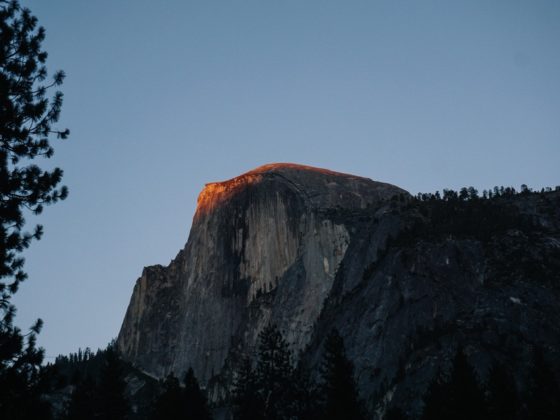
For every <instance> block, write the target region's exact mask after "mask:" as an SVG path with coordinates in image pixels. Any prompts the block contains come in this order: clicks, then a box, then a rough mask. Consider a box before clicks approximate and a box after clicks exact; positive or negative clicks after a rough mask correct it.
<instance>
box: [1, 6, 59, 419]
mask: <svg viewBox="0 0 560 420" xmlns="http://www.w3.org/2000/svg"><path fill="white" fill-rule="evenodd" d="M44 37H45V30H44V29H43V28H42V27H38V26H37V19H36V18H35V17H34V16H33V15H32V14H31V12H30V11H29V10H27V9H22V8H21V7H20V6H19V3H18V2H17V1H6V0H0V413H1V414H2V416H3V417H4V418H10V419H19V418H22V419H24V418H33V419H41V418H49V416H50V414H49V408H48V404H46V403H45V402H44V401H42V400H41V399H40V398H39V396H40V394H41V392H42V386H43V383H44V381H43V380H42V377H41V374H40V365H41V362H42V360H43V350H42V349H38V348H37V347H36V345H35V342H36V335H37V334H38V333H39V331H40V329H41V325H42V322H41V321H40V320H39V321H37V323H36V324H35V325H34V326H33V327H32V328H31V330H30V331H29V333H27V334H23V333H22V332H21V331H20V330H19V329H18V328H17V327H15V326H14V324H13V321H14V315H15V307H14V305H13V304H12V303H11V298H12V296H13V295H14V293H16V292H17V290H18V287H19V285H20V283H21V282H22V281H23V280H25V279H26V277H27V275H26V273H25V272H24V270H23V265H24V259H23V257H22V256H21V253H22V251H23V250H25V249H26V248H27V247H28V246H29V245H30V243H31V241H32V240H33V239H40V237H41V234H42V232H43V230H42V227H41V226H36V227H35V228H34V229H33V231H32V232H27V231H25V230H24V225H25V219H24V211H28V212H30V213H33V214H36V215H38V214H40V213H41V212H42V210H43V206H44V205H49V204H52V203H55V202H57V201H58V200H62V199H64V198H66V196H67V189H66V187H60V188H59V183H60V181H61V179H62V170H61V169H59V168H55V169H53V170H43V169H41V168H40V167H39V166H38V165H37V164H34V163H33V162H32V161H33V160H35V159H36V158H39V157H45V158H49V157H51V156H52V155H53V148H52V146H51V144H50V138H51V137H52V136H53V135H54V136H57V137H59V138H66V137H67V135H68V130H58V129H56V128H55V127H54V124H55V123H56V122H57V121H58V118H59V116H60V110H61V106H62V93H61V92H55V93H54V96H53V97H52V98H49V97H48V96H47V93H48V92H49V88H51V87H54V86H59V85H60V84H61V83H62V81H63V79H64V73H63V72H57V73H55V74H54V77H53V78H52V81H46V79H47V70H46V67H45V62H46V59H47V53H46V52H45V51H44V50H43V49H42V47H41V44H42V42H43V39H44Z"/></svg>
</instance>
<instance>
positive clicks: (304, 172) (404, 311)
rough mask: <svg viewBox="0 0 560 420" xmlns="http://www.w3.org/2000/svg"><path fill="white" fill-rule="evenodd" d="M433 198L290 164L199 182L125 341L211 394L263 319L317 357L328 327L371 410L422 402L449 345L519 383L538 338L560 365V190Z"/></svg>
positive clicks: (150, 362) (136, 359)
mask: <svg viewBox="0 0 560 420" xmlns="http://www.w3.org/2000/svg"><path fill="white" fill-rule="evenodd" d="M440 204H441V205H443V204H442V203H439V204H438V202H437V201H435V202H433V203H432V202H428V203H422V202H418V201H417V200H414V199H413V198H412V197H411V196H410V195H409V194H408V193H407V192H406V191H404V190H402V189H400V188H398V187H395V186H393V185H390V184H385V183H379V182H374V181H372V180H369V179H367V178H361V177H357V176H354V175H348V174H341V173H337V172H332V171H328V170H324V169H318V168H312V167H307V166H301V165H294V164H273V165H265V166H262V167H259V168H257V169H255V170H253V171H250V172H248V173H246V174H244V175H241V176H239V177H236V178H233V179H232V180H229V181H225V182H219V183H212V184H207V185H206V187H205V188H204V189H203V191H202V192H201V194H200V196H199V200H198V205H197V211H196V214H195V216H194V219H193V225H192V229H191V232H190V235H189V239H188V242H187V244H186V246H185V248H184V249H183V250H181V251H180V252H179V254H178V255H177V257H176V258H175V259H174V260H173V261H172V262H171V263H170V264H169V266H167V267H162V266H153V267H147V268H145V269H144V271H143V273H142V276H141V277H140V279H138V281H137V283H136V286H135V288H134V292H133V295H132V298H131V302H130V305H129V308H128V310H127V313H126V316H125V319H124V322H123V325H122V328H121V332H120V334H119V337H118V346H119V349H120V351H121V353H122V354H123V355H124V357H125V358H126V359H127V360H129V361H131V362H132V363H134V364H135V365H136V366H138V367H140V368H141V369H143V370H144V371H146V372H148V373H150V374H152V375H154V376H158V377H162V376H164V375H165V374H167V373H168V372H170V371H174V372H175V373H181V372H183V371H185V370H186V369H187V368H188V367H191V366H192V367H193V369H194V371H195V374H196V375H197V377H198V378H199V379H200V380H201V381H202V383H203V384H205V385H206V386H207V388H208V390H209V392H210V397H211V399H212V400H213V401H214V402H219V401H223V400H227V398H228V391H229V389H230V387H231V382H232V371H233V370H234V369H235V367H236V363H237V361H238V359H239V358H240V357H242V356H247V355H248V356H251V355H253V354H254V350H255V345H256V339H257V336H258V334H259V332H260V331H261V330H262V328H263V327H264V326H265V325H266V324H268V323H269V322H274V323H275V324H276V325H278V326H279V328H280V329H281V330H282V331H283V333H284V335H285V338H286V339H287V341H288V342H289V344H290V346H291V349H292V351H293V352H294V354H296V355H300V360H301V361H302V363H304V364H305V365H307V366H308V367H311V368H313V367H314V366H317V364H318V363H319V360H320V357H321V348H322V341H323V339H324V337H325V336H326V333H327V332H328V331H329V330H330V329H331V328H333V327H336V328H337V329H338V330H339V331H340V332H341V335H342V336H343V337H344V339H345V343H346V346H347V351H348V355H349V356H350V357H351V358H352V359H353V360H354V363H355V365H356V375H357V381H358V384H359V388H360V391H361V394H362V396H363V398H364V399H365V400H366V401H367V403H368V406H369V408H370V410H371V411H372V412H373V413H377V414H381V413H382V412H383V411H384V409H385V408H386V407H388V406H391V405H392V404H394V403H395V401H398V402H399V405H401V406H404V407H406V409H407V410H408V412H409V413H410V414H412V415H413V414H414V413H418V412H419V411H418V410H419V407H420V405H421V402H420V398H421V395H422V393H423V392H424V391H425V389H426V387H427V385H428V384H429V382H430V381H431V380H432V378H433V377H434V375H435V374H436V373H437V372H439V371H441V370H444V371H445V369H447V368H448V367H449V364H450V360H451V359H452V357H453V354H454V352H455V349H456V348H457V346H461V347H463V348H465V351H466V353H467V355H468V357H469V359H470V361H471V363H472V364H473V365H474V366H475V367H476V369H477V372H478V373H479V375H480V376H481V378H484V375H485V374H486V373H487V371H488V369H489V366H490V365H491V364H492V363H493V362H495V361H497V360H498V361H500V362H505V363H507V364H508V366H510V367H511V369H512V371H514V372H515V373H516V375H517V377H518V379H519V381H520V382H522V376H523V375H525V374H526V370H527V369H526V365H527V361H528V359H529V356H530V355H529V353H530V351H531V348H533V347H535V346H538V347H540V348H543V349H545V350H546V351H547V352H548V354H549V356H548V357H549V360H550V362H551V364H552V365H553V366H555V367H556V369H557V368H558V367H560V362H559V360H560V356H559V349H560V327H559V326H558V325H560V324H558V322H557V320H558V319H560V303H559V302H560V299H559V297H560V291H559V289H560V287H559V285H560V278H559V276H560V274H558V273H560V214H559V212H560V193H558V192H550V193H546V194H524V195H516V196H515V197H509V198H508V197H501V198H500V197H498V198H496V199H493V200H485V201H482V200H480V201H476V200H473V202H472V203H471V204H465V203H463V204H461V203H460V202H458V204H457V206H458V207H457V209H458V210H457V209H456V210H453V211H456V212H455V213H453V211H451V210H449V208H447V207H445V212H443V213H442V210H441V208H440V207H441V206H440ZM438 206H439V207H438ZM446 206H447V204H446ZM442 208H443V207H442Z"/></svg>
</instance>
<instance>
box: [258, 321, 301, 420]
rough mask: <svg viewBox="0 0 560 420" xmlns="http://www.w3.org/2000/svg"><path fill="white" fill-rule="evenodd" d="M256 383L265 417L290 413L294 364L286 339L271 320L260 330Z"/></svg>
mask: <svg viewBox="0 0 560 420" xmlns="http://www.w3.org/2000/svg"><path fill="white" fill-rule="evenodd" d="M258 350H259V353H258V362H257V371H256V374H257V386H258V389H259V393H260V398H261V399H262V404H263V406H264V415H265V418H266V419H270V420H274V419H285V418H288V417H289V387H290V385H291V379H292V372H293V368H292V365H291V354H290V350H289V348H288V343H287V342H286V340H284V338H283V337H282V334H281V333H280V331H279V330H278V328H277V327H276V325H274V324H269V325H268V326H266V327H265V328H264V329H263V331H262V332H261V333H260V334H259V349H258Z"/></svg>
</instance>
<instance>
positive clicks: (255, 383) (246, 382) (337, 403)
mask: <svg viewBox="0 0 560 420" xmlns="http://www.w3.org/2000/svg"><path fill="white" fill-rule="evenodd" d="M293 362H294V360H293V356H292V354H291V352H290V350H289V348H288V344H287V343H286V341H285V340H284V338H283V337H282V335H281V333H280V332H279V331H278V329H277V328H276V327H275V326H274V325H269V326H267V327H266V328H265V329H264V330H263V331H262V332H261V334H260V336H259V346H258V354H257V360H256V365H255V366H254V367H253V366H252V364H251V362H250V361H249V360H248V359H244V360H243V361H242V363H241V368H240V369H239V370H238V371H237V374H236V379H235V384H234V392H233V403H234V407H233V413H234V419H236V420H253V419H254V420H258V419H263V420H264V419H271V420H275V419H279V420H280V419H302V420H307V419H348V420H359V419H365V418H368V416H367V413H366V411H365V408H364V404H363V403H362V401H361V400H360V398H359V396H358V391H357V386H356V383H355V381H354V367H353V364H352V362H351V361H350V360H349V359H348V357H347V356H346V352H345V349H344V343H343V340H342V338H341V337H340V335H339V334H338V332H337V331H336V330H333V331H331V333H330V334H329V335H328V337H327V338H326V340H325V346H324V355H323V361H322V363H321V366H320V368H319V371H318V372H317V373H318V375H315V376H318V381H315V380H313V379H312V377H313V375H311V373H310V372H307V371H305V370H304V369H303V368H301V367H294V363H293Z"/></svg>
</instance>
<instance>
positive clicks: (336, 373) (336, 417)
mask: <svg viewBox="0 0 560 420" xmlns="http://www.w3.org/2000/svg"><path fill="white" fill-rule="evenodd" d="M321 378H322V385H321V390H322V394H323V397H324V399H325V400H324V404H323V417H322V418H324V419H326V420H361V419H365V417H366V416H365V413H364V408H363V404H362V403H361V401H360V399H359V395H358V389H357V386H356V382H355V380H354V365H353V363H352V362H351V361H350V359H348V357H347V356H346V350H345V348H344V341H343V339H342V337H341V336H340V334H339V333H338V331H337V330H336V329H333V330H332V331H331V332H330V334H329V335H328V337H327V339H326V341H325V349H324V355H323V364H322V366H321Z"/></svg>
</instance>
